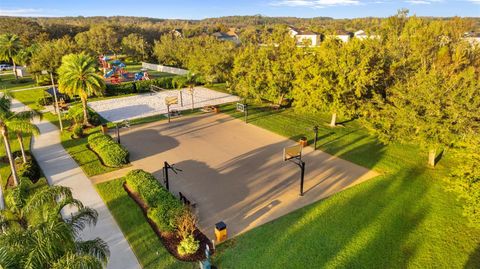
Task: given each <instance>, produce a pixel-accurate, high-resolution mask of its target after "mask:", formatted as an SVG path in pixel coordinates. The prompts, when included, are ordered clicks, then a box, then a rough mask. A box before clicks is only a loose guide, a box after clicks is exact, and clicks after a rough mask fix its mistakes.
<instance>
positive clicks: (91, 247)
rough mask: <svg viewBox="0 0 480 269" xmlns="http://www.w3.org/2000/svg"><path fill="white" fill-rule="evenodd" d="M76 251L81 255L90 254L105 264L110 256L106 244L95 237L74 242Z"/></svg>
mask: <svg viewBox="0 0 480 269" xmlns="http://www.w3.org/2000/svg"><path fill="white" fill-rule="evenodd" d="M75 246H76V249H77V253H78V254H83V255H90V256H93V257H95V258H96V259H98V260H99V261H101V262H102V263H103V264H107V262H108V258H109V257H110V250H109V248H108V244H107V243H106V242H105V241H103V240H102V239H100V238H98V237H97V238H95V239H93V240H88V241H79V242H76V243H75Z"/></svg>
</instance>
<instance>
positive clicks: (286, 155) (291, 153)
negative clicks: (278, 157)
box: [283, 144, 303, 161]
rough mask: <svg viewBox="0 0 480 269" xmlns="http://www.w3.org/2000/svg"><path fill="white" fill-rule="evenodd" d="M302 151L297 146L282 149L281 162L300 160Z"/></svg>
mask: <svg viewBox="0 0 480 269" xmlns="http://www.w3.org/2000/svg"><path fill="white" fill-rule="evenodd" d="M302 150H303V146H302V145H300V144H298V145H294V146H290V147H286V148H284V149H283V161H288V160H291V159H298V160H301V159H302Z"/></svg>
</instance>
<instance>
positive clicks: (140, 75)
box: [135, 72, 143, 81]
mask: <svg viewBox="0 0 480 269" xmlns="http://www.w3.org/2000/svg"><path fill="white" fill-rule="evenodd" d="M142 78H143V73H142V72H139V73H136V74H135V81H137V80H142Z"/></svg>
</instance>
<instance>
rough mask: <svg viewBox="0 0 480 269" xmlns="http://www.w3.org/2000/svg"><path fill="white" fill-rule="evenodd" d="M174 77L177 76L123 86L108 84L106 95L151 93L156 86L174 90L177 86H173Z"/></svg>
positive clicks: (122, 84)
mask: <svg viewBox="0 0 480 269" xmlns="http://www.w3.org/2000/svg"><path fill="white" fill-rule="evenodd" d="M174 77H175V76H171V77H162V78H158V79H151V80H140V81H132V82H125V83H121V84H107V87H106V89H105V94H106V95H107V96H113V95H122V94H130V93H144V92H149V91H150V85H155V86H158V87H160V88H164V89H173V88H175V85H173V83H172V81H173V78H174ZM133 83H135V86H136V88H137V90H136V91H134V89H133V86H132V84H133Z"/></svg>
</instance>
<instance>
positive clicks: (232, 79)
mask: <svg viewBox="0 0 480 269" xmlns="http://www.w3.org/2000/svg"><path fill="white" fill-rule="evenodd" d="M249 19H252V20H255V16H254V17H253V18H249ZM256 19H259V20H260V19H261V18H256ZM374 20H378V19H375V18H371V19H370V20H366V21H367V22H371V21H374ZM214 21H215V20H214ZM312 21H315V20H312ZM316 21H320V22H321V21H328V19H318V20H316ZM216 22H218V21H216ZM378 22H379V23H377V24H376V26H375V31H374V32H372V36H370V38H366V39H355V38H353V39H352V40H350V41H349V42H345V43H344V42H342V41H340V40H338V39H335V38H330V37H328V35H326V36H325V39H324V40H323V41H322V42H321V45H320V46H318V47H309V46H307V45H308V44H305V46H298V45H297V44H296V41H295V40H294V39H293V38H291V37H290V36H289V34H288V28H287V25H286V24H276V25H270V26H258V25H256V24H254V25H249V26H245V28H244V29H242V31H241V32H240V37H241V40H242V43H241V44H240V45H236V44H234V43H232V42H224V41H220V40H217V39H216V38H214V37H212V36H210V35H208V34H205V33H203V34H200V35H198V36H194V37H191V38H186V37H177V36H175V35H172V34H171V33H170V32H167V33H165V34H163V35H161V36H160V37H159V38H158V39H155V41H153V42H151V41H149V40H148V39H147V38H145V37H144V36H142V35H141V34H135V33H130V34H128V35H127V36H124V37H123V38H122V39H119V38H118V35H117V34H118V33H119V32H121V29H117V28H115V27H113V26H112V25H108V24H99V25H95V26H92V27H90V28H89V30H87V31H84V32H80V33H77V34H76V35H75V36H74V37H71V36H68V35H67V36H64V37H62V38H60V39H53V40H48V41H42V42H38V43H35V44H29V46H28V47H26V46H25V45H23V48H22V44H21V38H20V37H16V39H17V43H20V44H19V45H18V46H16V47H17V53H15V54H12V55H10V56H8V55H7V54H6V53H3V52H2V51H5V50H0V52H2V55H4V58H8V57H10V59H14V60H16V61H18V62H20V61H23V63H26V64H27V65H28V66H29V69H30V70H31V71H32V73H34V74H40V71H41V70H47V71H49V72H50V73H52V74H54V75H55V76H57V75H58V68H59V66H60V64H61V63H62V61H61V59H62V57H63V56H64V55H66V54H69V53H79V52H83V53H87V54H90V55H92V56H94V57H96V56H98V55H99V54H104V53H112V52H113V53H127V54H128V55H130V56H131V57H139V59H142V60H145V59H152V58H153V59H155V60H156V61H157V62H158V63H160V64H165V65H172V66H177V67H183V68H187V69H189V70H190V71H191V72H192V73H193V74H195V76H194V77H196V79H197V80H198V81H200V82H203V83H215V82H227V85H228V89H229V91H231V92H232V93H235V94H238V95H240V96H242V97H244V98H248V99H255V100H257V101H268V102H271V103H274V104H278V105H281V104H282V103H284V102H285V101H286V100H290V102H291V104H292V106H293V108H294V109H295V110H298V111H306V112H324V113H330V115H331V120H330V123H329V124H330V125H331V126H332V128H335V127H336V126H337V118H338V117H342V118H353V119H358V120H359V121H360V122H361V123H362V124H363V125H364V126H365V128H367V129H368V130H370V131H371V132H372V133H373V134H375V135H376V136H377V137H378V138H379V139H380V141H382V142H383V143H391V142H400V143H414V144H416V145H418V146H419V147H421V148H422V149H424V150H425V152H428V164H429V165H431V166H434V165H435V159H436V157H437V156H438V153H439V151H441V150H442V149H445V148H452V149H461V150H459V151H458V152H459V154H464V155H465V156H470V157H465V158H473V157H471V156H478V150H479V149H478V144H475V143H474V141H476V140H475V139H477V138H476V137H478V136H479V135H480V134H479V132H480V131H479V130H480V109H479V108H480V94H479V93H480V90H479V81H480V75H479V74H480V51H479V50H480V45H478V44H477V45H475V44H471V43H469V42H467V41H466V40H464V39H463V35H464V33H465V32H467V31H470V30H471V29H472V27H476V26H475V25H476V24H475V23H476V22H475V20H472V19H461V18H453V19H442V20H440V19H432V18H420V17H416V16H412V17H409V16H408V11H405V10H403V11H400V12H399V13H398V14H396V15H394V16H391V17H389V18H386V19H382V20H378ZM183 23H187V24H188V23H193V22H188V21H184V22H183ZM207 24H208V23H207ZM319 27H320V26H319ZM373 34H374V35H373ZM11 39H12V35H10V36H9V40H11ZM10 43H12V42H10ZM0 44H2V42H0ZM120 44H121V45H120ZM0 47H1V46H0ZM23 51H26V52H23ZM5 55H7V56H5ZM18 55H23V56H22V57H20V56H18ZM100 88H101V85H100ZM472 154H473V155H472ZM475 154H477V155H475ZM465 163H467V162H465ZM467 171H468V172H467ZM453 178H455V179H457V180H459V181H460V182H463V184H457V185H462V186H464V187H463V188H462V194H464V195H466V196H465V197H468V198H467V200H468V199H470V203H469V204H470V210H469V211H468V210H467V211H468V212H470V213H469V215H470V216H475V217H476V218H477V219H478V216H479V213H478V211H479V210H478V208H479V207H480V198H479V191H480V190H479V189H480V187H479V185H480V183H479V181H480V179H479V178H480V176H479V173H478V169H477V168H475V166H474V165H470V168H468V169H466V168H462V170H461V172H459V173H454V176H453ZM465 182H469V183H468V184H466V183H465Z"/></svg>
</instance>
